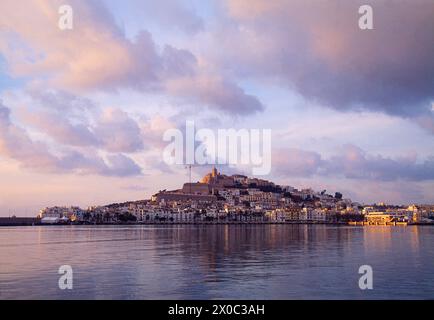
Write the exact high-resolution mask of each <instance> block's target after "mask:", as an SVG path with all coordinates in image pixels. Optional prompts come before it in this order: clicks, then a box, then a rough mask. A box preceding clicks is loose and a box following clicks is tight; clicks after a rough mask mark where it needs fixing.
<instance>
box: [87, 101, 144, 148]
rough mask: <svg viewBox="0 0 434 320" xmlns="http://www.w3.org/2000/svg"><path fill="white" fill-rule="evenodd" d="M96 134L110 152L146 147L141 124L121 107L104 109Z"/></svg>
mask: <svg viewBox="0 0 434 320" xmlns="http://www.w3.org/2000/svg"><path fill="white" fill-rule="evenodd" d="M94 134H95V136H96V137H97V138H98V139H99V140H100V141H101V143H102V147H103V148H104V149H105V150H107V151H110V152H134V151H139V150H142V149H143V147H144V146H143V139H142V136H141V132H140V128H139V125H138V124H137V122H136V121H135V120H133V119H132V118H130V117H129V116H128V114H127V113H126V112H124V111H122V110H120V109H115V108H106V109H104V111H103V113H102V115H101V117H100V119H98V123H97V125H96V127H95V128H94Z"/></svg>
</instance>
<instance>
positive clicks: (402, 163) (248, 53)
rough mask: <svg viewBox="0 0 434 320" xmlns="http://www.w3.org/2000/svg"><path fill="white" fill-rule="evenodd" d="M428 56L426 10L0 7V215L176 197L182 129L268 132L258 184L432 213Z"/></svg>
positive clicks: (179, 4) (407, 3)
mask: <svg viewBox="0 0 434 320" xmlns="http://www.w3.org/2000/svg"><path fill="white" fill-rule="evenodd" d="M64 4H68V5H69V6H70V7H71V8H72V9H73V28H72V29H71V30H69V29H68V30H62V29H60V28H59V26H58V22H59V18H60V17H61V14H59V12H58V10H59V7H60V6H61V5H64ZM364 4H369V5H370V6H371V7H372V9H373V26H374V28H373V29H372V30H362V29H360V28H359V24H358V21H359V18H360V16H361V15H360V14H359V12H358V9H359V7H360V6H361V5H364ZM433 57H434V2H433V1H432V0H417V1H414V0H375V1H373V0H371V1H366V0H364V1H359V0H347V1H338V0H330V1H321V0H317V1H309V2H307V1H302V0H291V1H289V0H274V1H264V0H218V1H217V0H209V1H199V0H194V1H180V0H160V1H143V0H140V1H139V0H127V1H117V0H100V1H97V0H86V1H84V0H68V1H64V0H23V1H13V0H2V1H1V3H0V216H8V215H12V214H15V215H19V216H34V215H36V214H37V212H38V210H39V209H40V208H43V207H46V206H53V205H67V206H69V205H79V206H82V207H87V206H90V205H102V204H107V203H112V202H120V201H128V200H139V199H145V198H149V197H150V196H151V195H152V194H154V193H156V192H158V191H159V190H162V189H175V188H180V187H181V186H182V184H183V183H184V182H186V181H188V170H186V169H185V166H183V165H169V164H167V163H165V162H164V161H163V157H162V153H163V150H164V148H165V147H166V146H167V142H164V141H163V135H164V132H166V130H169V129H171V128H179V129H180V130H184V126H185V122H186V120H193V121H195V125H196V127H198V128H209V129H211V130H218V129H225V128H236V129H243V128H244V129H272V152H271V154H272V158H271V159H272V166H271V172H270V173H269V174H268V175H267V176H264V177H261V178H266V179H269V180H272V181H274V182H276V183H279V184H284V185H291V186H294V187H297V188H305V187H312V188H313V189H315V190H324V189H326V190H327V191H328V192H330V193H334V192H336V191H339V192H341V193H343V194H344V197H348V198H351V199H352V200H354V201H358V202H361V203H373V202H380V201H382V202H386V203H396V204H408V203H434V139H433V137H434V59H433ZM219 169H220V170H221V171H223V173H224V172H225V170H227V172H230V173H233V172H238V171H239V172H240V173H247V174H249V171H248V170H247V171H246V168H244V167H241V166H240V167H239V168H226V167H224V166H222V167H221V168H219ZM208 170H209V166H206V167H199V166H195V167H194V168H193V173H192V174H193V179H194V180H199V179H200V178H201V176H202V175H203V174H204V173H206V172H207V171H208ZM249 175H251V174H249Z"/></svg>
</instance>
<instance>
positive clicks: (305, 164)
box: [272, 144, 434, 181]
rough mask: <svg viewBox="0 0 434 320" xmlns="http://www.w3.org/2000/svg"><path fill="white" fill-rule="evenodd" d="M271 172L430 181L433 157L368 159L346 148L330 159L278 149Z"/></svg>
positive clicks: (353, 149)
mask: <svg viewBox="0 0 434 320" xmlns="http://www.w3.org/2000/svg"><path fill="white" fill-rule="evenodd" d="M272 164H273V166H272V168H273V172H274V173H275V174H277V175H281V176H292V177H309V176H325V177H328V176H332V177H340V178H346V179H354V180H370V181H396V180H404V181H432V180H434V157H430V158H428V159H426V160H424V161H418V159H417V156H416V155H411V156H405V157H400V158H395V159H393V158H388V157H384V156H381V155H371V154H368V153H366V152H365V151H363V150H362V149H360V148H358V147H356V146H354V145H351V144H347V145H344V146H342V147H341V148H340V150H339V152H338V153H337V154H335V155H333V156H331V157H328V158H324V157H322V156H321V155H320V154H319V153H317V152H313V151H305V150H299V149H279V150H276V151H275V153H273V157H272Z"/></svg>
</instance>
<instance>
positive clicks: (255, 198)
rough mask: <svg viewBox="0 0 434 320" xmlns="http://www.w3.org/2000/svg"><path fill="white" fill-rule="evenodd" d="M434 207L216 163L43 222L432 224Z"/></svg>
mask: <svg viewBox="0 0 434 320" xmlns="http://www.w3.org/2000/svg"><path fill="white" fill-rule="evenodd" d="M433 212H434V207H433V206H416V205H410V206H390V205H385V204H382V203H380V204H376V205H370V206H364V205H361V204H360V203H357V202H353V201H351V200H350V199H345V198H343V195H342V194H341V193H340V192H336V193H335V194H334V195H331V194H327V193H326V190H323V191H321V192H316V191H314V190H312V189H302V190H298V189H296V188H294V187H291V186H283V185H276V184H274V183H273V182H271V181H267V180H262V179H258V178H249V177H247V176H244V175H239V174H235V175H231V176H228V175H225V174H222V173H219V172H218V171H217V169H216V168H213V169H212V171H211V172H210V173H208V174H207V175H205V176H204V177H203V178H202V179H201V181H200V182H193V183H192V182H188V183H185V184H184V185H183V187H182V188H181V189H178V190H171V191H168V190H162V191H159V192H158V193H156V194H154V195H153V196H152V197H151V199H149V200H140V201H132V202H125V203H115V204H109V205H105V206H95V207H89V208H87V209H85V210H84V209H81V208H79V207H50V208H45V209H42V210H41V211H40V213H39V215H38V218H40V219H41V223H47V224H57V223H93V224H117V223H149V224H152V223H350V224H351V223H354V224H357V223H362V224H364V223H367V224H396V223H405V224H407V223H424V222H425V223H428V222H432V221H433V220H432V219H431V218H433Z"/></svg>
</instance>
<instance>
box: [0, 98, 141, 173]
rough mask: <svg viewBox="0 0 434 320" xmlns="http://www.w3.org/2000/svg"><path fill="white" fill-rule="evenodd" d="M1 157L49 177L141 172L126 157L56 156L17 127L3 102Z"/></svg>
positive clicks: (71, 152) (67, 153) (71, 153)
mask: <svg viewBox="0 0 434 320" xmlns="http://www.w3.org/2000/svg"><path fill="white" fill-rule="evenodd" d="M0 156H5V157H7V158H11V159H14V160H16V161H18V162H19V163H20V164H21V165H22V166H23V167H24V168H28V169H32V170H34V171H37V172H47V173H54V172H56V173H77V174H98V175H104V176H119V177H123V176H132V175H139V174H141V168H140V167H139V166H138V165H137V164H136V163H135V162H134V161H133V160H132V159H130V158H128V157H127V156H125V155H123V154H120V153H118V154H108V155H107V156H106V159H104V158H102V157H100V156H98V155H96V154H94V153H92V152H90V151H88V152H87V153H86V154H83V153H80V152H78V151H75V150H66V151H65V152H62V153H61V154H54V153H53V152H51V151H50V150H49V148H48V146H47V145H46V144H45V143H43V142H39V141H34V140H32V139H31V138H30V136H29V135H28V133H27V132H26V131H25V130H24V129H22V128H20V127H18V126H16V125H14V124H13V123H12V122H11V118H10V109H9V108H7V107H6V106H4V105H3V104H2V103H1V102H0Z"/></svg>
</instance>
